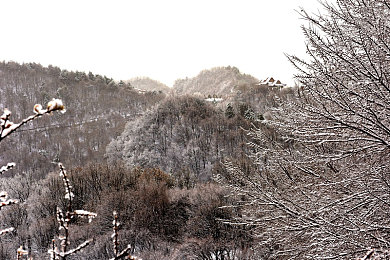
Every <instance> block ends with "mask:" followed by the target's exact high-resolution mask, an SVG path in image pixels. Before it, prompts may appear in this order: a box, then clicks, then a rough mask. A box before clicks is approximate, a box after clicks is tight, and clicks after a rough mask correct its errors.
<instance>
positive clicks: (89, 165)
mask: <svg viewBox="0 0 390 260" xmlns="http://www.w3.org/2000/svg"><path fill="white" fill-rule="evenodd" d="M0 66H1V67H0V71H1V77H0V80H1V92H2V95H1V101H0V103H1V104H2V107H3V108H5V107H7V108H8V109H9V110H10V111H12V113H13V114H12V118H13V120H14V121H20V120H21V119H22V118H25V117H26V116H28V115H30V114H31V113H33V111H32V110H33V109H32V107H33V106H34V104H36V103H41V104H45V103H47V102H48V101H50V100H51V98H52V97H56V98H60V99H62V101H63V103H64V104H65V106H66V110H67V111H66V112H65V113H63V114H62V113H57V114H56V113H51V115H50V116H48V117H41V118H39V119H37V120H35V121H33V122H31V123H30V124H29V125H26V126H24V128H22V129H20V130H19V131H18V132H16V133H15V134H14V135H13V136H12V137H10V138H7V139H5V140H4V141H3V140H2V145H3V149H4V150H5V151H7V152H5V153H3V154H2V157H1V160H2V162H3V164H6V163H7V162H15V163H16V165H17V166H16V169H15V170H10V171H9V172H10V173H11V174H9V175H10V176H13V177H8V178H4V179H2V180H1V182H0V187H1V188H2V189H3V190H7V191H8V194H9V196H10V197H12V198H15V199H17V200H19V201H20V204H18V205H15V206H14V207H10V208H8V209H7V210H3V211H2V212H1V217H0V223H1V225H2V226H4V227H7V226H9V225H12V227H13V228H15V229H14V231H13V232H11V233H10V234H8V235H6V236H5V237H4V238H1V237H0V240H1V247H0V257H1V258H4V259H9V258H12V257H13V255H14V252H15V248H18V247H19V246H20V245H22V247H23V248H26V249H27V251H28V252H29V253H28V254H29V255H30V256H32V257H33V258H34V259H45V258H47V251H48V248H49V247H50V243H51V239H52V238H53V237H55V236H56V235H58V233H59V232H58V225H59V222H57V221H56V214H58V212H57V213H56V207H60V208H62V209H64V210H65V209H66V206H65V205H66V203H67V202H66V201H67V199H66V196H65V197H64V193H65V194H66V192H67V189H68V188H67V189H64V187H63V185H61V183H62V180H61V178H60V177H58V176H57V174H55V172H56V171H57V169H56V167H55V165H56V164H53V162H62V163H63V164H64V165H66V167H67V168H68V169H69V178H70V180H69V181H70V182H71V183H72V185H71V189H72V194H74V197H75V199H74V200H73V206H74V207H76V208H86V209H88V210H89V211H91V212H96V213H97V217H96V219H95V220H94V221H93V222H92V224H89V225H86V224H85V223H83V222H82V221H79V220H78V221H76V222H75V223H72V226H74V227H78V228H79V231H78V232H76V233H75V234H73V235H72V236H70V237H69V241H70V243H71V244H77V243H80V241H83V240H85V239H88V236H89V234H90V233H91V232H92V233H94V234H95V235H94V241H95V242H94V243H93V245H92V246H90V247H87V248H86V249H84V250H83V252H79V253H78V256H79V257H81V258H82V259H106V258H109V257H111V256H112V254H113V253H112V252H113V251H111V253H110V251H106V250H105V248H109V247H110V246H111V244H112V241H110V237H111V233H112V227H111V225H110V223H111V222H112V212H113V211H114V210H115V211H117V212H118V216H119V217H120V218H121V222H122V230H123V231H122V233H123V234H122V235H121V236H120V239H121V241H122V242H121V243H122V245H123V246H126V245H127V244H128V245H131V248H132V250H131V252H132V253H133V254H136V255H138V256H141V257H143V258H144V259H183V258H188V259H193V258H213V257H217V258H221V257H227V256H229V257H241V258H247V257H250V256H253V255H254V254H255V252H254V251H253V249H252V245H253V243H254V241H255V238H253V237H252V236H251V229H250V228H246V227H244V228H241V227H232V226H230V225H228V224H224V223H222V222H220V221H219V220H218V219H232V218H233V217H234V216H235V215H237V214H239V212H238V211H236V210H231V209H227V208H226V209H222V208H220V207H222V206H223V205H225V204H229V203H233V201H232V199H230V198H227V197H225V195H226V194H227V190H226V189H224V188H221V187H220V185H218V184H216V183H214V182H213V181H212V175H213V174H225V173H226V170H225V167H224V166H223V162H224V160H225V159H233V160H234V161H235V162H236V163H237V164H239V165H241V166H242V167H245V168H246V169H247V171H248V172H250V171H251V168H252V167H253V166H251V165H250V164H249V163H248V158H247V157H246V155H245V154H246V153H247V152H248V147H246V146H245V143H246V141H247V140H246V135H247V130H248V129H250V128H251V127H252V126H254V125H258V124H259V122H260V121H261V120H263V115H262V114H261V113H259V112H257V108H256V107H252V105H251V104H250V103H252V104H254V103H255V102H253V100H249V99H248V102H246V101H245V99H246V98H245V97H244V96H240V98H238V97H236V96H234V95H232V96H231V97H230V98H229V100H225V101H224V102H223V103H219V104H215V103H212V102H207V101H205V100H204V99H203V98H195V97H191V96H176V97H173V96H171V97H167V96H166V95H165V94H163V93H161V92H159V91H151V92H148V91H145V92H140V91H138V88H134V87H133V86H132V85H131V84H129V83H124V82H119V83H116V82H114V81H113V80H112V79H110V78H108V77H105V76H100V75H94V74H93V73H89V74H86V73H82V72H68V71H64V70H61V69H59V68H57V67H52V66H50V67H48V68H45V67H42V66H41V65H39V64H23V65H21V64H17V63H13V62H8V63H5V62H3V63H1V64H0ZM136 82H138V83H139V82H143V83H145V82H146V83H145V84H149V83H150V82H151V83H153V84H154V83H155V81H153V80H149V79H148V80H146V81H145V80H140V79H139V80H136ZM148 82H149V83H148ZM250 88H251V89H256V88H257V87H256V85H252V86H251V87H250ZM243 91H246V90H244V89H241V92H240V93H241V94H240V95H243ZM264 93H265V92H264ZM264 93H260V92H259V93H257V94H259V95H263V94H264ZM276 95H278V93H277V92H272V93H271V92H269V93H268V92H267V93H265V96H264V95H263V97H259V98H260V99H262V100H265V99H268V98H269V99H270V100H271V99H272V98H274V97H275V96H276ZM15 96H17V97H18V98H13V97H15ZM228 101H229V103H227V102H228ZM35 112H36V111H35ZM125 125H126V127H125ZM108 144H109V146H108V147H107V145H108ZM104 154H105V156H104ZM105 158H107V159H108V163H104V162H103V163H102V161H104V159H105ZM26 205H28V206H27V207H26ZM56 205H59V206H56ZM37 220H40V221H38V222H37ZM70 259H73V258H70ZM75 259H78V258H75Z"/></svg>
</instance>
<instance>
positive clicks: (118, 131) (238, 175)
mask: <svg viewBox="0 0 390 260" xmlns="http://www.w3.org/2000/svg"><path fill="white" fill-rule="evenodd" d="M300 15H301V17H302V18H303V20H304V21H305V22H306V24H305V25H304V27H302V29H303V33H304V35H305V37H306V41H305V42H304V43H302V44H306V47H307V53H308V55H309V58H307V59H302V58H301V57H297V56H295V55H294V54H293V53H292V54H290V55H288V56H287V58H286V62H290V63H291V64H292V70H293V69H294V67H295V70H296V71H297V74H296V80H297V84H296V85H295V86H282V85H281V86H280V87H275V85H271V84H268V83H269V82H270V81H269V80H268V81H261V80H259V79H256V78H255V77H253V76H251V75H247V74H244V73H242V72H240V70H239V69H238V68H236V67H231V66H228V67H217V68H212V69H209V70H203V71H201V72H200V73H199V74H198V75H197V76H195V77H193V78H186V79H178V80H177V81H176V82H175V84H174V86H173V88H171V89H170V88H168V87H167V86H165V85H164V84H162V83H160V82H158V81H155V80H152V79H150V78H146V77H144V78H133V79H131V80H123V81H114V80H113V79H111V78H110V77H107V76H102V75H97V74H94V73H93V72H78V71H76V72H74V71H66V70H63V69H60V68H58V67H53V66H49V67H43V66H41V65H40V64H35V63H26V64H18V63H16V62H2V63H0V109H1V110H2V116H1V119H0V145H1V147H2V152H1V153H0V166H1V168H0V173H1V175H2V176H1V178H0V191H1V192H0V200H1V204H0V209H1V211H0V259H53V260H56V259H91V260H92V259H125V258H127V259H220V260H224V259H230V260H233V259H234V260H236V259H388V258H389V257H390V251H389V248H390V245H389V244H390V236H389V234H390V233H389V228H390V221H389V212H390V208H389V204H390V198H389V194H390V189H389V187H390V184H389V183H390V179H389V174H390V172H389V163H390V2H389V1H388V0H338V1H336V3H333V4H327V3H323V5H322V10H321V13H320V14H310V13H307V12H305V11H304V10H301V11H300ZM267 76H271V75H265V77H267ZM272 80H274V79H272Z"/></svg>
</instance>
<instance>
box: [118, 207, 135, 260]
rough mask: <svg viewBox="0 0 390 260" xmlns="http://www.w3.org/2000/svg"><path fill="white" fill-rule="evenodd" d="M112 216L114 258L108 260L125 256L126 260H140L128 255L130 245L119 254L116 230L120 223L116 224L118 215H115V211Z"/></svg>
mask: <svg viewBox="0 0 390 260" xmlns="http://www.w3.org/2000/svg"><path fill="white" fill-rule="evenodd" d="M113 216H114V220H113V221H112V225H113V227H112V229H113V231H114V233H113V234H112V235H111V237H112V242H113V244H114V254H115V257H114V258H111V259H110V260H118V259H122V258H123V257H125V256H127V257H128V259H133V260H142V259H140V258H138V257H136V256H132V255H130V251H131V246H130V245H127V247H126V248H125V249H123V250H122V251H121V252H119V249H118V247H119V241H118V230H119V225H120V223H119V222H118V214H117V213H116V211H114V212H113Z"/></svg>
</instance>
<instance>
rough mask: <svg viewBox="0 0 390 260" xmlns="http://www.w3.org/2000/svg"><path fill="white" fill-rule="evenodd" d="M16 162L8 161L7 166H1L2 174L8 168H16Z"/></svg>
mask: <svg viewBox="0 0 390 260" xmlns="http://www.w3.org/2000/svg"><path fill="white" fill-rule="evenodd" d="M15 165H16V164H15V163H13V162H12V163H7V165H5V166H2V167H1V168H0V174H2V173H4V172H6V171H8V170H10V169H12V168H14V167H15Z"/></svg>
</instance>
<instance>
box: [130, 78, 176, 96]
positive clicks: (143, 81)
mask: <svg viewBox="0 0 390 260" xmlns="http://www.w3.org/2000/svg"><path fill="white" fill-rule="evenodd" d="M126 82H127V83H129V84H130V85H132V86H133V87H134V88H138V89H142V90H146V91H161V92H164V93H170V92H171V90H172V89H171V88H170V87H168V86H167V85H165V84H163V83H161V82H159V81H157V80H154V79H151V78H148V77H137V78H132V79H129V80H127V81H126Z"/></svg>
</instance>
